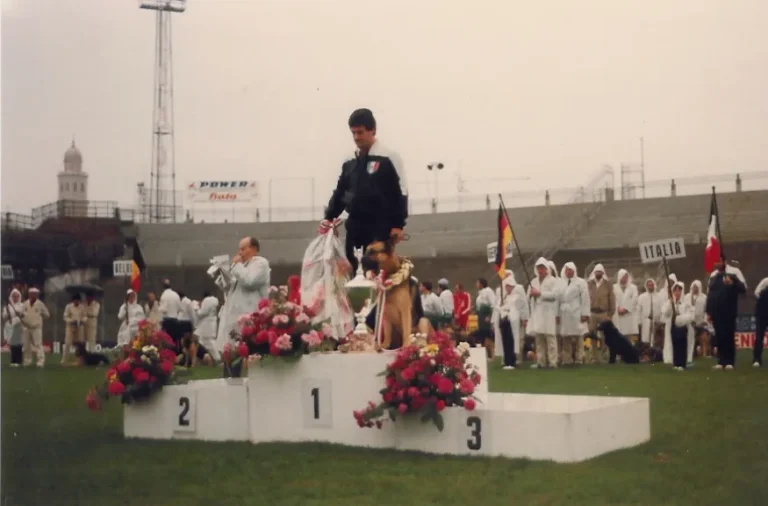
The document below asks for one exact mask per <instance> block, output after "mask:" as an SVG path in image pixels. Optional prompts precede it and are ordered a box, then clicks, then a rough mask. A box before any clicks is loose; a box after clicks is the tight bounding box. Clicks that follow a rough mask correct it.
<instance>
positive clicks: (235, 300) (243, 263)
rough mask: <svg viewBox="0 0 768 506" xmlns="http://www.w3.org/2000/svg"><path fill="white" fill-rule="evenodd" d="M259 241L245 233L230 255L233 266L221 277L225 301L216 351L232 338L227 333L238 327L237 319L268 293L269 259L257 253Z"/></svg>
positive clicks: (254, 308) (251, 311) (252, 310)
mask: <svg viewBox="0 0 768 506" xmlns="http://www.w3.org/2000/svg"><path fill="white" fill-rule="evenodd" d="M259 246H260V245H259V241H258V240H256V238H254V237H244V238H243V239H242V240H240V244H239V245H238V254H237V255H235V257H234V258H233V259H232V264H233V265H232V268H231V269H230V270H229V272H228V273H227V274H225V275H223V276H222V277H223V278H225V279H223V285H224V287H226V290H225V293H226V294H227V296H226V297H227V301H226V302H225V303H224V307H223V308H222V314H221V321H220V322H219V331H218V337H217V339H216V347H217V348H218V350H219V351H221V350H223V349H224V345H225V344H226V343H228V342H230V341H231V337H230V333H231V332H232V331H233V330H236V331H239V330H240V329H238V328H237V319H238V318H239V317H240V316H241V315H243V314H250V313H253V312H254V311H256V310H257V309H258V305H259V301H260V300H261V299H263V298H265V297H267V296H269V280H270V272H271V269H270V267H269V261H267V259H266V258H264V257H262V256H259V255H258V254H259Z"/></svg>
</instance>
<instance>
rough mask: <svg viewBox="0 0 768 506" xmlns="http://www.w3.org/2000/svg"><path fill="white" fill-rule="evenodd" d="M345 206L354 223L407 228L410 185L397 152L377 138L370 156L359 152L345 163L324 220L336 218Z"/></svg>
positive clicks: (383, 227) (387, 227)
mask: <svg viewBox="0 0 768 506" xmlns="http://www.w3.org/2000/svg"><path fill="white" fill-rule="evenodd" d="M345 209H346V210H347V212H348V213H349V218H348V220H347V221H348V222H351V223H357V224H365V223H371V224H376V226H377V227H378V228H380V229H387V230H388V229H392V228H403V227H405V222H406V219H407V218H408V188H407V182H406V180H405V174H404V172H403V162H402V161H401V160H400V157H399V156H398V155H397V153H395V152H393V151H389V150H387V149H386V148H384V147H383V146H381V144H380V143H379V142H378V141H377V142H376V143H374V145H373V146H372V147H371V150H370V151H369V152H368V154H367V155H360V154H359V153H358V154H356V155H355V157H354V158H352V159H350V160H347V161H346V162H344V164H343V165H342V166H341V175H340V176H339V180H338V182H337V183H336V189H335V190H334V191H333V195H332V196H331V200H330V201H329V202H328V207H327V208H326V211H325V219H327V220H333V219H334V218H337V217H338V216H339V215H340V214H341V213H342V212H343V211H344V210H345Z"/></svg>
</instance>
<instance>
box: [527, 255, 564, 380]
mask: <svg viewBox="0 0 768 506" xmlns="http://www.w3.org/2000/svg"><path fill="white" fill-rule="evenodd" d="M558 289H559V285H558V281H557V279H556V278H555V277H553V276H552V274H550V266H549V262H548V261H547V259H546V258H544V257H540V258H539V259H538V260H536V276H535V277H534V278H533V279H532V280H531V286H530V287H529V288H528V298H529V299H530V303H531V318H530V320H528V324H529V325H530V326H531V328H532V330H533V332H534V333H535V336H536V362H537V365H538V367H545V366H549V367H557V359H558V350H557V338H556V335H557V319H558V314H557V312H558V306H559V304H558V301H559V299H560V293H559V291H558Z"/></svg>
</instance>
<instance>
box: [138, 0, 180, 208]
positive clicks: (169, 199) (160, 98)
mask: <svg viewBox="0 0 768 506" xmlns="http://www.w3.org/2000/svg"><path fill="white" fill-rule="evenodd" d="M186 4H187V0H140V1H139V7H140V8H142V9H147V10H151V11H155V86H154V110H153V113H152V164H151V169H150V182H149V221H150V222H156V223H162V222H169V221H170V222H175V221H176V151H175V146H174V129H173V49H172V48H173V37H172V31H171V15H172V14H175V13H176V14H178V13H182V12H184V11H185V10H186V8H187V5H186Z"/></svg>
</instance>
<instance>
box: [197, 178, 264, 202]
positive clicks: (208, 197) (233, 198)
mask: <svg viewBox="0 0 768 506" xmlns="http://www.w3.org/2000/svg"><path fill="white" fill-rule="evenodd" d="M187 195H188V196H189V199H190V200H191V201H192V202H230V203H234V202H251V201H253V200H256V198H257V197H258V196H259V184H258V182H257V181H213V180H211V181H195V182H193V183H190V184H189V185H187Z"/></svg>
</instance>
